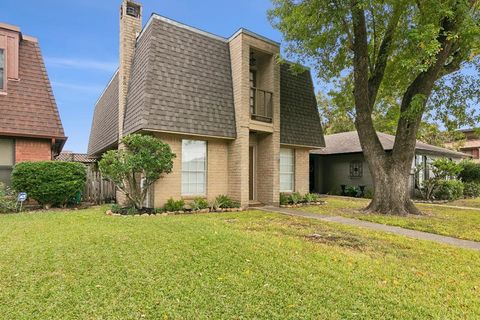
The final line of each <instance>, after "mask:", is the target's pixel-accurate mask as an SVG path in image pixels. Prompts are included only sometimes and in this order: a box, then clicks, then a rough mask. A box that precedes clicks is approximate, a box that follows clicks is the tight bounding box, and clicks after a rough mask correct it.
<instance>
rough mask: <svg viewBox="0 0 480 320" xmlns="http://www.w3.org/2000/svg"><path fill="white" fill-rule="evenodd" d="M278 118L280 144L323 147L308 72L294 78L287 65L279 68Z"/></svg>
mask: <svg viewBox="0 0 480 320" xmlns="http://www.w3.org/2000/svg"><path fill="white" fill-rule="evenodd" d="M280 118H281V119H280V142H281V143H284V144H292V145H302V146H309V147H324V146H325V140H324V138H323V130H322V125H321V123H320V115H319V113H318V109H317V100H316V98H315V91H314V89H313V82H312V78H311V76H310V71H305V72H302V73H299V74H296V73H293V72H292V71H290V65H289V64H288V63H285V64H282V65H281V66H280Z"/></svg>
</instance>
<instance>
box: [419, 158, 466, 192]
mask: <svg viewBox="0 0 480 320" xmlns="http://www.w3.org/2000/svg"><path fill="white" fill-rule="evenodd" d="M428 168H429V170H431V171H432V173H433V175H432V177H431V178H429V179H426V180H425V181H423V183H422V185H421V189H420V191H421V192H422V196H423V198H424V199H425V200H431V199H432V197H433V198H436V193H437V191H438V192H440V194H442V195H443V196H446V195H445V194H443V192H447V190H446V189H445V188H447V189H448V188H449V187H445V184H444V182H445V181H447V179H453V178H457V176H458V175H459V173H460V172H461V171H462V167H461V165H460V164H458V163H456V162H455V161H452V160H450V159H446V158H440V159H437V160H435V161H433V162H432V163H429V164H428ZM441 186H444V187H443V188H444V189H443V190H441V191H439V190H438V189H439V188H440V187H441ZM447 193H448V192H447ZM445 200H447V199H445Z"/></svg>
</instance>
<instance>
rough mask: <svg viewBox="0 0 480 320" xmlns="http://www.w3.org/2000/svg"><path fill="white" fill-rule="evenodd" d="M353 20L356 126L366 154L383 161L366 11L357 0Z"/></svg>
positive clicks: (383, 155) (370, 157) (354, 0)
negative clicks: (375, 114)
mask: <svg viewBox="0 0 480 320" xmlns="http://www.w3.org/2000/svg"><path fill="white" fill-rule="evenodd" d="M351 10H352V20H353V34H354V42H353V53H354V57H353V70H354V72H353V75H354V81H355V86H354V91H353V95H354V97H355V110H356V118H355V127H356V128H357V131H358V135H359V139H360V144H361V145H362V149H363V151H364V153H365V156H366V157H367V158H368V159H370V160H372V161H373V159H375V158H376V159H378V161H382V160H384V158H385V151H384V149H383V146H382V144H381V143H380V140H379V139H378V136H377V133H376V131H375V127H374V125H373V120H372V109H371V108H370V102H369V101H370V98H369V81H368V78H369V65H368V60H369V54H368V37H367V26H366V20H365V12H364V10H363V8H362V7H361V6H360V5H359V3H358V2H357V1H356V0H352V1H351Z"/></svg>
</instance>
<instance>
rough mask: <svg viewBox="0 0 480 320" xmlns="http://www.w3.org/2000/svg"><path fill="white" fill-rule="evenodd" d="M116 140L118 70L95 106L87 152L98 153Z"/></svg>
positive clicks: (113, 144)
mask: <svg viewBox="0 0 480 320" xmlns="http://www.w3.org/2000/svg"><path fill="white" fill-rule="evenodd" d="M117 141H118V72H117V73H115V75H114V76H113V78H112V80H111V81H110V83H109V84H108V86H107V88H106V89H105V92H104V93H103V94H102V96H101V97H100V99H99V100H98V102H97V104H96V106H95V112H94V114H93V122H92V128H91V130H90V141H89V142H88V154H89V155H98V154H100V153H102V152H103V151H105V150H107V149H108V148H111V147H112V146H115V145H116V144H117Z"/></svg>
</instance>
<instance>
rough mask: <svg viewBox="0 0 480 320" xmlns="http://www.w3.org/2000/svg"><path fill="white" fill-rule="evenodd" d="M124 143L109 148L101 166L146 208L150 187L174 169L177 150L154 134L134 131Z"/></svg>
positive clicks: (131, 199) (139, 205)
mask: <svg viewBox="0 0 480 320" xmlns="http://www.w3.org/2000/svg"><path fill="white" fill-rule="evenodd" d="M122 143H123V145H124V146H125V148H124V149H121V150H110V151H108V152H106V153H105V154H104V155H103V156H102V160H100V162H99V163H98V166H99V168H100V172H101V173H102V175H103V176H104V177H105V178H107V179H109V180H111V181H112V182H113V183H114V184H115V186H116V187H117V188H118V189H119V190H120V191H122V192H123V193H124V194H125V195H126V196H127V198H128V200H129V201H130V203H131V204H132V205H133V206H135V208H137V209H142V207H143V204H144V202H145V198H146V196H147V191H148V188H149V187H150V186H151V185H152V184H153V183H155V181H157V180H158V179H160V178H161V177H162V175H163V174H168V173H170V172H172V169H173V159H174V158H175V154H174V153H172V150H171V148H170V146H169V145H168V144H166V143H163V142H162V141H160V140H159V139H157V138H155V137H152V136H147V135H141V134H130V135H128V136H126V137H124V138H123V139H122ZM139 177H141V180H142V183H140V179H139ZM140 186H141V187H140Z"/></svg>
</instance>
